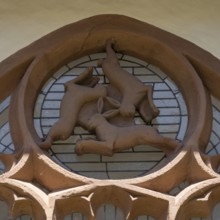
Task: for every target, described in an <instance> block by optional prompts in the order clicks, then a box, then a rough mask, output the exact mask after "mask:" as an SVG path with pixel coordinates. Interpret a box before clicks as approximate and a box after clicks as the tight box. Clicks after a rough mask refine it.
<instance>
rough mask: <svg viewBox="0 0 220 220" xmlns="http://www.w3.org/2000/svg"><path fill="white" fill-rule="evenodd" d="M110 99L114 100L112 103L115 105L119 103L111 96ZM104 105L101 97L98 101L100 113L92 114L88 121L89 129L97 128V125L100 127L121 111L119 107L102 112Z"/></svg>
mask: <svg viewBox="0 0 220 220" xmlns="http://www.w3.org/2000/svg"><path fill="white" fill-rule="evenodd" d="M108 101H109V102H112V105H114V106H116V105H118V103H117V101H116V100H114V101H113V99H111V98H110V100H108ZM103 106H104V102H103V98H102V97H100V98H99V99H98V102H97V110H98V113H96V114H94V115H92V117H91V118H90V119H89V122H88V127H89V130H94V129H96V128H97V127H99V126H100V125H102V124H103V123H106V119H108V118H111V117H114V116H116V115H117V114H118V113H119V109H110V110H108V111H106V112H104V113H102V111H103Z"/></svg>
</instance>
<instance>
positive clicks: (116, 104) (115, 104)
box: [105, 97, 121, 108]
mask: <svg viewBox="0 0 220 220" xmlns="http://www.w3.org/2000/svg"><path fill="white" fill-rule="evenodd" d="M105 98H106V101H107V102H108V103H109V104H110V105H111V106H112V107H115V108H120V105H121V104H120V102H119V101H118V100H116V99H113V98H111V97H105Z"/></svg>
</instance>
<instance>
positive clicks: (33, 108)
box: [0, 15, 220, 220]
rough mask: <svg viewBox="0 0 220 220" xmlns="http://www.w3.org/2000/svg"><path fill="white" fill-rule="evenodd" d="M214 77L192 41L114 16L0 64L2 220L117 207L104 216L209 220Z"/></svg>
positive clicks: (71, 29) (214, 63)
mask: <svg viewBox="0 0 220 220" xmlns="http://www.w3.org/2000/svg"><path fill="white" fill-rule="evenodd" d="M219 70H220V62H219V60H218V59H217V58H215V57H213V56H212V55H211V54H209V53H208V52H206V51H204V50H202V49H201V48H199V47H197V46H196V45H194V44H191V43H190V42H188V41H185V40H183V39H181V38H179V37H177V36H174V35H172V34H170V33H167V32H165V31H163V30H160V29H158V28H156V27H153V26H151V25H149V24H146V23H143V22H140V21H137V20H135V19H132V18H128V17H125V16H119V15H100V16H95V17H91V18H88V19H85V20H82V21H79V22H76V23H74V24H71V25H67V26H65V27H63V28H61V29H59V30H57V31H55V32H52V33H51V34H49V35H47V36H45V37H43V38H41V39H39V40H38V41H36V42H34V43H33V44H31V45H29V46H27V47H26V48H24V49H22V50H20V51H18V52H17V53H15V54H14V55H12V56H11V57H9V58H7V59H6V60H5V61H3V62H1V63H0V98H1V101H3V102H2V104H1V106H0V111H1V128H0V143H1V148H0V149H1V152H2V153H1V154H0V160H1V161H2V172H1V173H2V174H1V175H0V200H3V201H5V202H6V203H7V204H8V207H9V209H10V215H11V216H10V217H11V218H16V217H19V216H22V215H30V216H32V217H33V218H34V219H35V220H42V219H47V220H52V219H64V218H65V216H67V217H66V218H75V217H73V216H76V215H78V214H79V215H80V216H85V218H87V219H89V220H95V219H99V218H100V207H103V206H104V207H105V206H106V207H107V204H111V205H112V207H113V209H114V210H116V211H115V212H114V213H119V212H118V211H117V210H121V212H120V214H114V216H113V217H112V219H120V218H121V219H126V220H133V219H136V220H139V219H141V218H142V217H143V216H144V217H145V218H150V219H169V220H186V219H193V217H197V218H205V217H207V216H211V215H213V216H214V214H212V209H213V207H214V206H215V205H216V204H217V203H219V202H220V201H219V195H220V178H219V174H218V167H219V164H220V157H219V143H220V138H219V124H220V118H219V115H220V104H219V99H220V90H219V82H220V76H219ZM7 97H10V98H7ZM7 116H8V118H7ZM158 207H160V208H159V209H158ZM72 213H73V215H72ZM77 213H78V214H77ZM68 215H69V216H70V215H72V217H71V216H70V217H68ZM141 216H142V217H141ZM82 218H83V217H82ZM101 218H102V217H101Z"/></svg>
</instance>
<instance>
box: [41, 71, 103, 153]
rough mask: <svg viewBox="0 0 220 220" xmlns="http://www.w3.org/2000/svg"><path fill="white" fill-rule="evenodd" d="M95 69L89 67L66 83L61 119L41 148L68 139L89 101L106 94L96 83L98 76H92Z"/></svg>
mask: <svg viewBox="0 0 220 220" xmlns="http://www.w3.org/2000/svg"><path fill="white" fill-rule="evenodd" d="M92 72H93V69H92V68H91V67H89V68H87V69H86V70H85V71H84V72H83V73H81V74H80V76H79V77H77V78H75V79H73V80H71V81H68V82H67V83H66V84H65V90H66V91H65V95H64V97H63V100H62V102H61V112H60V119H59V120H58V121H57V122H56V123H55V124H54V126H53V127H52V128H51V129H50V131H49V133H48V135H47V137H46V139H45V141H44V142H42V143H41V144H40V147H41V148H46V149H48V148H50V147H51V144H52V142H53V141H56V140H66V139H67V138H69V137H70V136H71V135H72V134H73V129H74V127H75V125H76V123H77V120H78V115H79V112H80V110H81V108H82V107H83V105H84V104H85V103H87V102H90V101H93V100H97V99H98V98H99V97H104V96H106V93H107V91H106V88H105V87H104V86H101V85H96V84H97V82H98V80H99V79H98V78H97V77H93V76H92Z"/></svg>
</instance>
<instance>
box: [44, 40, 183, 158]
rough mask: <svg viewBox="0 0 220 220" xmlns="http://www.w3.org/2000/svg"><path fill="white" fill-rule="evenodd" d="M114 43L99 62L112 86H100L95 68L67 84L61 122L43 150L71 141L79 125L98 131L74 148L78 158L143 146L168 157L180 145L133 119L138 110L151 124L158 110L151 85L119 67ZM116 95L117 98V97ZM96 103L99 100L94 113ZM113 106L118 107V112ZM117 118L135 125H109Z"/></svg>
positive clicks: (50, 133) (62, 103)
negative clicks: (158, 150)
mask: <svg viewBox="0 0 220 220" xmlns="http://www.w3.org/2000/svg"><path fill="white" fill-rule="evenodd" d="M114 44H115V42H114V41H113V40H108V41H107V43H106V53H107V57H106V59H101V60H99V61H98V65H99V66H101V67H102V70H103V73H104V74H105V75H106V77H107V78H108V79H109V82H110V85H109V86H108V87H105V86H104V85H100V84H97V83H98V81H99V79H98V78H97V77H94V76H92V70H93V69H92V68H87V69H86V70H85V72H83V73H81V74H80V76H79V77H77V78H75V79H73V80H71V81H69V82H67V83H66V84H65V95H64V97H63V100H62V102H61V113H60V119H59V120H58V122H57V123H55V125H54V126H53V127H52V128H51V130H50V131H49V133H48V135H47V137H46V140H45V141H44V142H43V143H41V144H40V146H41V148H49V147H51V144H52V142H53V141H54V140H66V139H67V138H69V137H70V136H71V135H72V134H73V130H74V127H75V125H76V124H80V125H81V126H82V127H84V128H86V129H88V130H89V131H91V132H95V134H96V136H97V140H88V139H87V140H81V141H78V142H77V144H76V148H75V149H76V153H77V154H78V155H82V154H85V153H94V154H101V155H105V156H112V155H113V153H114V152H118V151H121V150H127V149H129V148H131V147H135V146H137V145H141V144H145V145H151V146H154V147H157V148H160V149H162V150H163V151H164V152H165V153H166V154H170V153H172V152H173V151H175V150H176V149H177V148H178V147H179V146H180V144H179V143H178V142H177V141H175V140H172V139H170V138H165V137H162V136H161V135H160V134H159V133H158V131H157V130H156V129H155V128H153V127H151V126H146V125H135V123H134V120H133V119H134V114H135V112H136V110H138V111H139V112H140V114H141V116H142V118H143V119H144V121H145V122H150V121H151V120H152V119H153V118H155V117H156V116H157V115H158V114H159V111H158V109H157V107H156V106H155V105H154V103H153V100H152V86H151V85H147V86H146V85H144V84H143V83H142V82H141V81H139V80H138V79H137V78H136V77H134V76H133V75H131V74H129V73H128V72H127V71H125V70H123V69H122V68H121V67H120V64H119V62H118V58H117V56H116V53H115V51H114V50H113V48H112V47H113V45H114ZM115 94H118V96H116V97H114V96H115ZM104 98H105V100H106V101H107V102H108V103H109V104H110V105H109V106H108V107H109V108H110V109H108V110H107V111H106V112H104V113H103V108H104ZM94 100H95V101H96V100H98V101H97V112H95V113H94V108H95V107H94V106H95V105H96V103H95V102H94ZM91 102H92V103H91ZM88 103H90V105H89V106H88V105H86V104H88ZM111 107H118V109H112V108H111ZM83 109H84V110H83ZM85 109H86V110H85ZM82 111H84V113H82ZM80 113H81V114H80ZM88 115H89V117H88ZM86 116H87V120H86V119H85V118H86ZM115 116H118V118H117V119H116V120H114V123H116V122H117V121H118V120H123V121H126V120H129V121H130V122H132V125H130V126H128V125H125V124H121V126H117V125H114V124H111V122H108V119H111V118H114V117H115Z"/></svg>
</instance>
